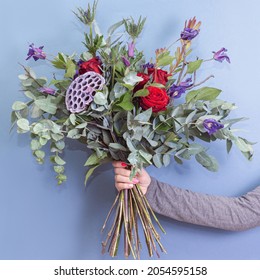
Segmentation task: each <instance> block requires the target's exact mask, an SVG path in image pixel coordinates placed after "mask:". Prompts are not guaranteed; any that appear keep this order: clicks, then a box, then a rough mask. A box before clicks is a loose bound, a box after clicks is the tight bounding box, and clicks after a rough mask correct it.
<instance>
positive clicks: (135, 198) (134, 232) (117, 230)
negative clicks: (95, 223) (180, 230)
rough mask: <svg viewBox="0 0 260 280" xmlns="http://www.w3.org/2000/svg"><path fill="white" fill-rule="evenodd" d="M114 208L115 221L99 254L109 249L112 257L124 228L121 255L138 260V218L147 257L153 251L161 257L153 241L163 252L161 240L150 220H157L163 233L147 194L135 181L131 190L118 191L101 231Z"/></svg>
mask: <svg viewBox="0 0 260 280" xmlns="http://www.w3.org/2000/svg"><path fill="white" fill-rule="evenodd" d="M113 210H114V211H115V216H114V220H113V223H112V226H111V228H110V230H109V231H108V234H107V237H106V240H105V241H103V242H102V253H103V254H104V253H105V252H106V251H108V252H109V254H110V256H111V257H115V256H116V255H117V251H118V247H119V241H120V237H121V235H122V234H121V232H122V231H124V255H125V257H128V256H129V255H130V253H131V254H132V256H133V258H134V259H136V258H137V259H140V251H141V242H140V237H139V231H138V224H139V223H138V220H140V223H141V225H142V229H143V233H144V237H145V241H146V245H147V249H148V253H149V256H150V257H152V256H153V253H154V252H155V253H156V255H157V256H158V258H159V257H160V255H159V252H158V250H157V246H156V244H158V245H159V248H160V249H161V251H162V252H164V253H166V250H165V249H164V247H163V245H162V244H161V242H160V236H159V234H158V232H157V231H156V229H155V227H154V225H153V220H155V221H156V223H157V224H158V226H159V228H160V229H161V231H162V232H163V233H165V231H164V229H163V228H162V226H161V224H160V223H159V221H158V219H157V217H156V216H155V214H154V212H153V210H152V208H151V206H150V205H149V203H148V201H147V199H146V197H145V196H144V195H143V193H142V190H141V188H140V185H139V184H135V185H134V187H133V188H132V189H129V190H121V191H120V192H119V193H118V194H117V196H116V198H115V201H114V203H113V205H112V207H111V209H110V211H109V212H108V215H107V217H106V220H105V222H104V225H103V227H102V232H103V231H104V229H105V227H106V224H107V222H108V220H109V218H110V217H111V214H112V213H113Z"/></svg>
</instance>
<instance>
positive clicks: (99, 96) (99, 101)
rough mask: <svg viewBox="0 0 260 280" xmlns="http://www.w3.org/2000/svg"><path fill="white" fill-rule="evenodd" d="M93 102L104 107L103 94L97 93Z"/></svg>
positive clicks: (104, 97)
mask: <svg viewBox="0 0 260 280" xmlns="http://www.w3.org/2000/svg"><path fill="white" fill-rule="evenodd" d="M94 102H95V103H96V104H98V105H105V104H107V98H106V96H105V95H104V93H103V92H101V91H98V92H97V93H96V94H95V96H94Z"/></svg>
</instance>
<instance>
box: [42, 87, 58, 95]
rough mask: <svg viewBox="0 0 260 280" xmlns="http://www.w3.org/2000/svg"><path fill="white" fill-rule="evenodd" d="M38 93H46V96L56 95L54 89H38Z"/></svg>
mask: <svg viewBox="0 0 260 280" xmlns="http://www.w3.org/2000/svg"><path fill="white" fill-rule="evenodd" d="M38 91H39V92H42V93H47V94H50V95H55V93H56V91H55V89H53V88H49V87H41V88H38Z"/></svg>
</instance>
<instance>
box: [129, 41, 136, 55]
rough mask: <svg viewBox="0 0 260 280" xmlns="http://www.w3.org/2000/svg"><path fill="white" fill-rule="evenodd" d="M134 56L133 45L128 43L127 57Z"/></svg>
mask: <svg viewBox="0 0 260 280" xmlns="http://www.w3.org/2000/svg"><path fill="white" fill-rule="evenodd" d="M134 55H135V43H134V42H131V43H128V56H129V57H134Z"/></svg>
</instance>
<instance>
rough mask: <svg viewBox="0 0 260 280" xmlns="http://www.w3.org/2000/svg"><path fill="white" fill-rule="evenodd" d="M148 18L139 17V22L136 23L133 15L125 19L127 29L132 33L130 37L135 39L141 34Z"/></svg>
mask: <svg viewBox="0 0 260 280" xmlns="http://www.w3.org/2000/svg"><path fill="white" fill-rule="evenodd" d="M145 21H146V18H142V17H141V16H140V17H139V20H138V22H137V23H135V21H134V19H133V18H132V17H131V18H130V19H125V20H124V24H125V30H126V32H127V33H128V34H129V35H130V37H131V38H132V39H133V41H134V40H135V39H136V38H138V36H139V35H140V34H141V32H142V30H143V28H144V24H145Z"/></svg>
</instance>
